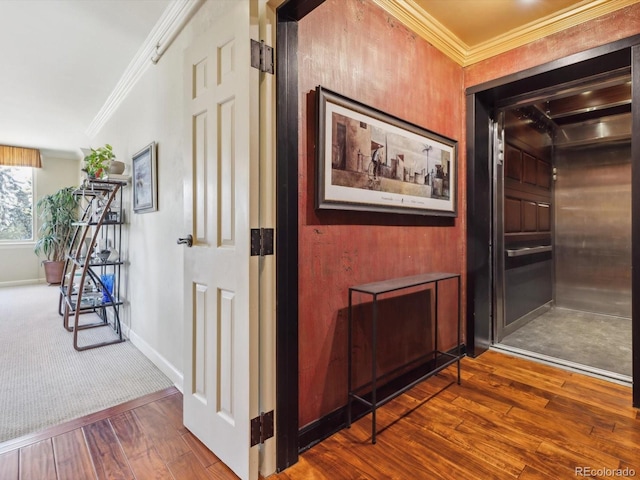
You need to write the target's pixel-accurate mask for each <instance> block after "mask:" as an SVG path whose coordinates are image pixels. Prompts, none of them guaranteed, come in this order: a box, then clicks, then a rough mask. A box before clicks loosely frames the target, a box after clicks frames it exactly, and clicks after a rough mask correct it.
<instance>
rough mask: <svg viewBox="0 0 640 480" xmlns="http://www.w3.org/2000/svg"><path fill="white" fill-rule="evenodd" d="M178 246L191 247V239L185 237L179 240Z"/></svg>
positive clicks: (188, 236)
mask: <svg viewBox="0 0 640 480" xmlns="http://www.w3.org/2000/svg"><path fill="white" fill-rule="evenodd" d="M178 245H186V246H187V247H191V246H193V237H192V236H191V235H187V236H186V237H184V238H179V239H178Z"/></svg>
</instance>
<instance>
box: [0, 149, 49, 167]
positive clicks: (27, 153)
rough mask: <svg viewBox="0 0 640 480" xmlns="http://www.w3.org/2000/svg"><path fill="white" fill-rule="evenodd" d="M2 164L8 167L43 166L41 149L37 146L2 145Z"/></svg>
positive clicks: (0, 157) (0, 150) (0, 158)
mask: <svg viewBox="0 0 640 480" xmlns="http://www.w3.org/2000/svg"><path fill="white" fill-rule="evenodd" d="M0 165H6V166H8V167H33V168H42V160H41V158H40V150H38V149H36V148H24V147H12V146H9V145H0Z"/></svg>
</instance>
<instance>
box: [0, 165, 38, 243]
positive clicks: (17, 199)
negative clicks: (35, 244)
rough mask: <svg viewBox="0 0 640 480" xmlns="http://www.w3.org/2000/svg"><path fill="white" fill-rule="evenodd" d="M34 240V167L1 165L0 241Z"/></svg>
mask: <svg viewBox="0 0 640 480" xmlns="http://www.w3.org/2000/svg"><path fill="white" fill-rule="evenodd" d="M29 240H33V168H31V167H8V166H4V165H0V242H7V241H9V242H11V241H13V242H19V241H29Z"/></svg>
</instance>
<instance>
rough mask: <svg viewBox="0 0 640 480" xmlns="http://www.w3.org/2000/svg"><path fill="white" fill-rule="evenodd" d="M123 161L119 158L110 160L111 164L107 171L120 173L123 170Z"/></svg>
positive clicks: (115, 173)
mask: <svg viewBox="0 0 640 480" xmlns="http://www.w3.org/2000/svg"><path fill="white" fill-rule="evenodd" d="M124 167H125V165H124V162H121V161H120V160H111V165H109V173H112V174H114V175H121V174H122V172H124Z"/></svg>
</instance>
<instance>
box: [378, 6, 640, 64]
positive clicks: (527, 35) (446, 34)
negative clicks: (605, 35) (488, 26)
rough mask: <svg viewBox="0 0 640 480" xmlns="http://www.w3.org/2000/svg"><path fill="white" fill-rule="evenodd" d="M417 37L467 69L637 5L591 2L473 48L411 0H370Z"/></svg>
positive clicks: (562, 11) (542, 19)
mask: <svg viewBox="0 0 640 480" xmlns="http://www.w3.org/2000/svg"><path fill="white" fill-rule="evenodd" d="M373 2H374V3H376V4H377V5H378V6H380V7H381V8H382V9H383V10H385V11H386V12H387V13H389V14H390V15H392V16H393V17H395V18H396V19H398V20H399V21H400V22H402V23H403V24H404V25H406V26H407V27H408V28H410V29H411V30H413V31H414V32H415V33H417V34H418V35H419V36H420V37H422V38H424V39H425V40H426V41H428V42H429V43H431V44H432V45H433V46H434V47H436V48H437V49H438V50H440V51H442V52H443V53H444V54H445V55H447V56H448V57H449V58H451V59H452V60H454V61H455V62H456V63H458V64H459V65H461V66H463V67H466V66H468V65H471V64H473V63H477V62H480V61H482V60H486V59H487V58H490V57H493V56H496V55H499V54H501V53H504V52H507V51H509V50H512V49H514V48H517V47H521V46H522V45H525V44H527V43H530V42H533V41H535V40H539V39H541V38H544V37H547V36H549V35H552V34H554V33H558V32H560V31H562V30H566V29H567V28H571V27H574V26H576V25H579V24H581V23H584V22H587V21H589V20H593V19H594V18H597V17H601V16H603V15H607V14H609V13H611V12H614V11H616V10H620V9H621V8H624V7H627V6H630V5H633V4H635V3H638V0H593V1H591V2H588V3H582V4H580V5H578V6H577V7H572V8H567V9H565V10H561V11H559V12H558V13H556V14H554V15H549V16H547V17H544V18H541V19H540V20H537V21H535V22H531V23H529V24H527V25H524V26H522V27H520V28H516V29H513V30H511V31H509V32H507V33H505V34H503V35H499V36H497V37H495V38H492V39H491V40H488V41H486V42H483V43H480V44H478V45H475V46H473V47H471V46H469V45H467V44H466V43H464V42H463V41H462V40H460V39H459V38H458V37H457V36H456V35H454V34H453V33H452V32H451V31H450V30H448V29H447V28H446V27H445V26H444V25H442V24H441V23H440V22H438V21H437V20H436V19H435V18H434V17H432V16H431V15H429V13H427V12H426V11H425V10H423V9H422V8H420V7H419V6H418V5H417V4H416V3H415V1H414V0H373Z"/></svg>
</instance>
